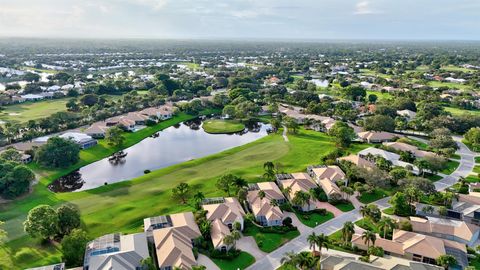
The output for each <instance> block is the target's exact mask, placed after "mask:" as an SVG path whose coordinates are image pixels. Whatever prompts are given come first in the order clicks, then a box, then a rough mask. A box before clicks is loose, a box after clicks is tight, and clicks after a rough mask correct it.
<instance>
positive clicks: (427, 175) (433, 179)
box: [425, 173, 442, 182]
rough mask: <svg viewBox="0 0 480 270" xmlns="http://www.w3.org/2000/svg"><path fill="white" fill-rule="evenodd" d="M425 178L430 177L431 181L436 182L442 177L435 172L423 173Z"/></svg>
mask: <svg viewBox="0 0 480 270" xmlns="http://www.w3.org/2000/svg"><path fill="white" fill-rule="evenodd" d="M425 178H427V179H430V181H432V182H437V181H438V180H440V179H442V177H441V176H440V175H437V174H430V173H429V174H425Z"/></svg>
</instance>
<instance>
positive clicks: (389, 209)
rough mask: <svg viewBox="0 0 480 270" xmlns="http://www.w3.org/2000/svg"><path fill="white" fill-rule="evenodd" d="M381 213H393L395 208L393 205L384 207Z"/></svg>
mask: <svg viewBox="0 0 480 270" xmlns="http://www.w3.org/2000/svg"><path fill="white" fill-rule="evenodd" d="M382 212H383V213H385V214H387V215H394V214H395V209H393V207H389V208H386V209H384V210H383V211H382Z"/></svg>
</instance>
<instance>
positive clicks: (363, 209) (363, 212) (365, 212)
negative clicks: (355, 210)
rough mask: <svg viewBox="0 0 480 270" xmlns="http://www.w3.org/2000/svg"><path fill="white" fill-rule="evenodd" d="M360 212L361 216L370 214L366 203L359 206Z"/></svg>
mask: <svg viewBox="0 0 480 270" xmlns="http://www.w3.org/2000/svg"><path fill="white" fill-rule="evenodd" d="M360 214H361V215H362V217H366V216H368V215H369V214H370V209H369V208H368V206H367V205H362V206H360Z"/></svg>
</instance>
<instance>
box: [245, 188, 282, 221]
mask: <svg viewBox="0 0 480 270" xmlns="http://www.w3.org/2000/svg"><path fill="white" fill-rule="evenodd" d="M247 201H248V204H249V206H250V209H251V210H252V213H253V215H254V216H255V219H256V221H257V222H258V223H259V224H261V225H262V226H280V225H282V222H283V217H284V216H283V212H282V210H281V209H280V207H278V205H279V204H282V203H285V201H286V199H285V197H284V196H283V194H282V192H281V191H280V189H279V188H278V186H277V185H276V184H275V183H274V182H261V183H256V184H251V185H250V186H249V191H248V193H247Z"/></svg>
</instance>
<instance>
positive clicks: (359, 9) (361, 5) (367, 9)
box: [354, 1, 381, 15]
mask: <svg viewBox="0 0 480 270" xmlns="http://www.w3.org/2000/svg"><path fill="white" fill-rule="evenodd" d="M378 13H381V12H380V11H378V10H375V9H373V8H372V3H371V2H370V1H360V2H358V3H357V4H356V5H355V11H354V14H356V15H369V14H378Z"/></svg>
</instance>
